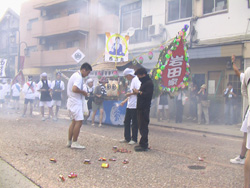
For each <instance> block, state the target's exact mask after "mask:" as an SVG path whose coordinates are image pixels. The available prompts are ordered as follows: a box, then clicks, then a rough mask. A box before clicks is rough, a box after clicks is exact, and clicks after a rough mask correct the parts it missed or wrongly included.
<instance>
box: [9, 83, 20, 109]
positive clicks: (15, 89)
mask: <svg viewBox="0 0 250 188" xmlns="http://www.w3.org/2000/svg"><path fill="white" fill-rule="evenodd" d="M11 91H12V99H13V101H14V109H15V110H16V111H17V110H19V100H20V93H21V85H20V84H19V83H18V80H17V79H16V83H15V84H13V85H12V87H11Z"/></svg>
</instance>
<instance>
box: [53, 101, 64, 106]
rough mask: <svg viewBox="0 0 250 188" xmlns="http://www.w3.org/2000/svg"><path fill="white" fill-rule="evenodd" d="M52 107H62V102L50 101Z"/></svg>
mask: <svg viewBox="0 0 250 188" xmlns="http://www.w3.org/2000/svg"><path fill="white" fill-rule="evenodd" d="M52 105H53V106H61V105H62V101H61V100H58V101H55V100H52Z"/></svg>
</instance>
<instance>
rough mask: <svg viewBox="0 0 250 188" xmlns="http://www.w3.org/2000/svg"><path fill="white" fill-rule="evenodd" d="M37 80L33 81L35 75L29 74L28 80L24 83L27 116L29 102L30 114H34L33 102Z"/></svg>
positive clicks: (24, 112)
mask: <svg viewBox="0 0 250 188" xmlns="http://www.w3.org/2000/svg"><path fill="white" fill-rule="evenodd" d="M35 84H36V83H35V82H33V76H31V75H29V76H28V82H26V83H25V84H24V85H23V90H22V91H23V93H24V108H23V115H22V117H25V115H26V111H27V107H28V104H30V116H32V115H33V102H34V100H35V89H36V88H35Z"/></svg>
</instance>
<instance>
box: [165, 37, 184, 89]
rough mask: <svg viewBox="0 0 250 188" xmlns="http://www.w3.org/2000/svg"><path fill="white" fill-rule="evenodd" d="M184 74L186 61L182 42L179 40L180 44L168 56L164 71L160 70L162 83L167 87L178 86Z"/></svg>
mask: <svg viewBox="0 0 250 188" xmlns="http://www.w3.org/2000/svg"><path fill="white" fill-rule="evenodd" d="M185 74H186V61H185V51H184V44H183V42H182V41H180V45H179V46H178V47H177V49H176V50H175V51H173V55H172V57H171V58H170V60H169V62H168V64H167V65H166V67H165V69H164V71H163V72H162V85H163V86H165V87H168V88H173V87H179V85H180V84H181V82H183V78H184V77H185Z"/></svg>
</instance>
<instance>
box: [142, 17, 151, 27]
mask: <svg viewBox="0 0 250 188" xmlns="http://www.w3.org/2000/svg"><path fill="white" fill-rule="evenodd" d="M150 25H152V16H147V17H144V18H143V24H142V28H143V29H147V28H148V26H150Z"/></svg>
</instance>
